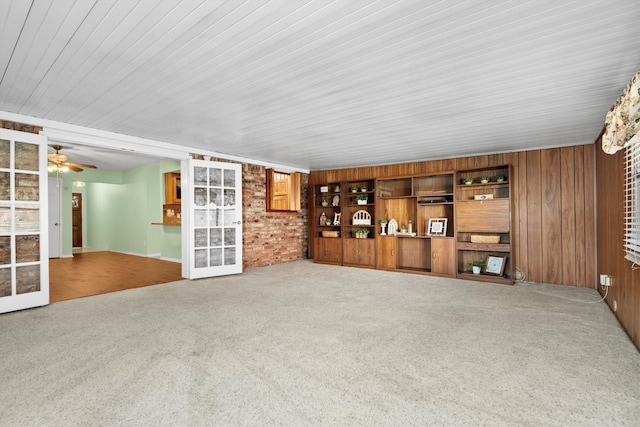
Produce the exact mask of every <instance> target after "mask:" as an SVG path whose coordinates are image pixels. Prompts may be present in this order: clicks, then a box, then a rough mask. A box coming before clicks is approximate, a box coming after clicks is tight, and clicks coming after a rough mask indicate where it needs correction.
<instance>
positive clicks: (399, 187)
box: [376, 172, 456, 277]
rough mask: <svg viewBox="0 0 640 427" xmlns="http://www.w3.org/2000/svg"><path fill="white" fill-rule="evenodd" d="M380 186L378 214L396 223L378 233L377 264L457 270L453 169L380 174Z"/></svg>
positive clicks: (421, 270)
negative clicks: (394, 175) (391, 175)
mask: <svg viewBox="0 0 640 427" xmlns="http://www.w3.org/2000/svg"><path fill="white" fill-rule="evenodd" d="M376 188H377V191H378V198H377V204H376V210H377V218H384V219H387V220H388V221H389V225H390V224H392V223H394V224H397V231H396V233H395V234H394V227H393V226H389V227H388V231H387V232H388V233H390V236H389V237H381V236H378V238H377V242H378V250H377V257H378V259H379V260H378V268H384V269H394V270H399V271H407V272H413V273H433V274H439V275H448V276H452V277H453V276H455V274H456V267H455V266H456V260H455V257H456V252H455V243H454V240H453V236H454V228H453V226H454V224H453V220H454V215H453V214H454V208H453V206H454V173H453V172H446V173H439V174H430V175H418V176H411V177H398V178H389V179H378V180H377V181H376ZM434 222H437V223H438V224H440V228H438V229H437V231H436V228H435V227H432V228H430V227H429V225H430V224H433V223H434ZM377 233H380V230H379V229H378V230H377ZM392 237H395V238H394V239H393V240H392V241H389V239H391V238H392ZM390 251H392V252H393V254H394V255H393V256H390V255H389V254H390Z"/></svg>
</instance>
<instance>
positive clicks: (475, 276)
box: [458, 272, 513, 285]
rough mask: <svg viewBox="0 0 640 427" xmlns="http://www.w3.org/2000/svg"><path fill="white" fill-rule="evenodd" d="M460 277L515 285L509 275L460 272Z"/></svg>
mask: <svg viewBox="0 0 640 427" xmlns="http://www.w3.org/2000/svg"><path fill="white" fill-rule="evenodd" d="M458 278H460V279H467V280H475V281H478V282H492V283H500V284H505V285H513V280H511V279H510V278H508V277H501V276H494V275H492V274H473V273H468V272H458Z"/></svg>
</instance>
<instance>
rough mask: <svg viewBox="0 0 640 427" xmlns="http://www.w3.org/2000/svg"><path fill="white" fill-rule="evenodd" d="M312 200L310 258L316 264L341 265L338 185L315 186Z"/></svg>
mask: <svg viewBox="0 0 640 427" xmlns="http://www.w3.org/2000/svg"><path fill="white" fill-rule="evenodd" d="M313 188H314V191H313V198H312V210H311V212H312V220H311V221H310V224H309V228H310V231H311V236H312V242H311V244H312V248H313V249H312V250H313V253H312V257H313V259H314V260H315V261H317V262H323V263H331V264H342V240H341V239H340V236H341V225H340V217H341V207H342V203H341V199H340V196H341V191H340V183H339V182H333V183H328V184H319V185H315V186H314V187H313Z"/></svg>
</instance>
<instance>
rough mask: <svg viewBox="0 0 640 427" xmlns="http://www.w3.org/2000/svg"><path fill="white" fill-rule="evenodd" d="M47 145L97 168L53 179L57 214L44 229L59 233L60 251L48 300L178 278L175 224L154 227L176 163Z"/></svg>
mask: <svg viewBox="0 0 640 427" xmlns="http://www.w3.org/2000/svg"><path fill="white" fill-rule="evenodd" d="M53 144H55V145H63V146H64V151H65V153H66V154H67V155H68V156H69V159H70V160H71V161H76V162H81V163H85V162H86V163H91V164H95V165H96V166H97V168H96V169H85V170H84V171H82V172H74V171H68V172H65V173H64V174H63V173H58V174H57V175H56V176H57V178H58V179H59V180H60V181H61V183H62V184H61V187H62V188H63V190H62V191H61V194H60V195H59V197H60V204H61V211H62V212H63V214H62V218H61V221H60V223H61V224H60V225H61V226H60V227H57V229H56V228H53V227H50V228H49V232H50V235H51V234H52V233H56V232H57V233H59V234H60V241H61V242H62V244H61V245H60V246H61V247H62V253H61V255H60V257H59V258H57V259H50V261H49V282H50V300H51V302H57V301H63V300H68V299H74V298H81V297H85V296H90V295H97V294H102V293H107V292H115V291H120V290H125V289H131V288H136V287H141V286H148V285H154V284H160V283H167V282H172V281H176V280H181V279H182V276H181V268H182V264H181V261H182V256H181V240H182V237H181V227H180V226H179V225H178V226H177V227H176V226H173V227H163V226H156V225H152V224H153V223H154V222H156V221H157V222H162V215H163V206H162V205H163V203H164V183H163V182H162V180H161V177H162V176H163V175H164V172H165V171H168V170H171V171H175V170H180V161H181V160H182V159H181V158H179V157H178V156H175V157H174V158H167V157H160V156H158V155H154V154H150V153H145V154H142V155H141V154H139V153H136V152H133V151H131V150H127V151H121V150H113V148H106V147H94V146H88V145H83V144H78V143H69V142H59V141H55V142H54V141H52V140H51V139H50V140H49V145H50V146H51V145H53ZM83 156H84V157H83ZM103 159H105V163H104V164H103V163H102V160H103ZM78 182H81V183H82V186H79V185H78Z"/></svg>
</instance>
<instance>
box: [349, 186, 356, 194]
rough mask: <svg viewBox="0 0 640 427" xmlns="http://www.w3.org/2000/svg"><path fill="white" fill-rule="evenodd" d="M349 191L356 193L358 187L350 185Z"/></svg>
mask: <svg viewBox="0 0 640 427" xmlns="http://www.w3.org/2000/svg"><path fill="white" fill-rule="evenodd" d="M349 191H351V192H352V193H356V192H357V191H358V189H357V188H356V187H351V188H349Z"/></svg>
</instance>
